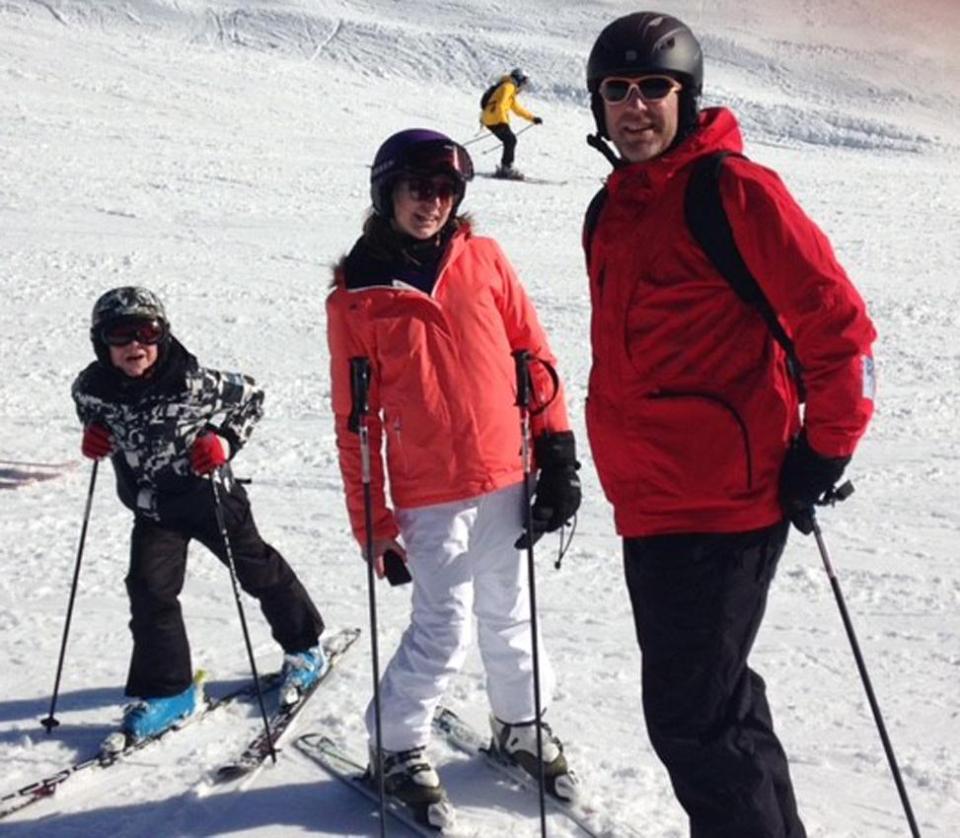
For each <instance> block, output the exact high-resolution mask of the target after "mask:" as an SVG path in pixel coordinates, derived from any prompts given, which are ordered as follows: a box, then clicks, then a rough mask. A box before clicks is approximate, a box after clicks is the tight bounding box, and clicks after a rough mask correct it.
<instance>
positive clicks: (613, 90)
mask: <svg viewBox="0 0 960 838" xmlns="http://www.w3.org/2000/svg"><path fill="white" fill-rule="evenodd" d="M681 87H682V85H681V84H680V82H678V81H677V80H676V79H674V78H671V77H670V76H640V77H638V78H632V79H628V78H620V77H616V76H612V77H609V78H605V79H604V80H603V81H602V82H600V87H599V92H600V96H601V98H602V99H603V101H604V102H606V103H607V104H608V105H620V104H622V103H623V102H626V101H627V99H629V98H630V91H631V90H636V91H637V96H639V97H640V101H642V102H659V101H660V100H661V99H666V98H667V96H669V95H670V94H671V93H673V92H674V91H675V90H679V89H680V88H681Z"/></svg>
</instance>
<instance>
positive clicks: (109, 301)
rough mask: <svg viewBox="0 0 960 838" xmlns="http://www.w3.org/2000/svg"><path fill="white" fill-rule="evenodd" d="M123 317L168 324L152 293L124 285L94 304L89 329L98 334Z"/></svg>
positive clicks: (156, 297) (135, 286)
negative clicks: (159, 321)
mask: <svg viewBox="0 0 960 838" xmlns="http://www.w3.org/2000/svg"><path fill="white" fill-rule="evenodd" d="M124 317H138V318H142V319H144V320H162V321H163V322H164V323H167V322H168V321H167V313H166V312H165V311H164V309H163V303H161V302H160V298H159V297H158V296H157V295H156V294H154V293H153V291H150V290H148V289H147V288H141V287H139V286H137V285H125V286H123V287H122V288H113V289H111V290H110V291H107V293H106V294H103V295H102V296H101V297H100V299H99V300H97V301H96V303H94V306H93V317H92V319H91V324H90V327H91V329H92V330H93V331H94V332H98V331H99V330H100V329H102V328H103V327H104V326H106V325H108V324H109V323H113V322H114V321H116V320H120V319H122V318H124Z"/></svg>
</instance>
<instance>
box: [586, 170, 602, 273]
mask: <svg viewBox="0 0 960 838" xmlns="http://www.w3.org/2000/svg"><path fill="white" fill-rule="evenodd" d="M606 202H607V187H606V186H602V187H601V188H600V190H599V191H598V192H597V194H596V195H594V196H593V198H591V199H590V203H589V205H588V206H587V211H586V212H585V213H584V216H583V252H584V255H585V256H586V258H587V270H589V269H590V245H591V244H592V243H593V234H594V233H595V232H596V229H597V223H598V222H599V221H600V213H601V212H602V211H603V205H604V204H606Z"/></svg>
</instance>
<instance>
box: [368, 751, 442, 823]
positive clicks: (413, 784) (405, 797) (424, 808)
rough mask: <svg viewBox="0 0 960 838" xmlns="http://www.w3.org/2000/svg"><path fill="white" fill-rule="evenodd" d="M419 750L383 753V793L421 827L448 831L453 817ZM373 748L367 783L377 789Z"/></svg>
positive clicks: (423, 752)
mask: <svg viewBox="0 0 960 838" xmlns="http://www.w3.org/2000/svg"><path fill="white" fill-rule="evenodd" d="M425 751H426V748H425V747H424V746H422V745H421V746H419V747H416V748H410V749H409V750H406V751H387V750H385V751H384V752H383V790H384V791H385V792H386V793H387V794H388V795H390V796H391V797H393V798H395V799H396V800H398V801H399V802H401V803H403V804H404V805H405V806H406V807H407V808H408V809H410V811H411V812H413V814H414V816H415V817H416V819H417V820H418V821H420V822H421V823H424V824H426V825H427V826H432V827H435V828H436V829H441V830H443V829H447V830H449V829H452V828H453V826H454V824H455V821H456V815H455V812H454V810H453V806H452V805H451V804H450V800H449V799H448V797H447V792H446V790H445V789H444V788H443V786H442V785H441V783H440V777H439V775H438V774H437V772H436V770H435V769H434V767H433V766H432V765H431V764H430V761H429V760H428V759H427V756H426V753H425ZM376 770H377V759H376V750H375V748H372V747H371V748H370V766H369V767H368V769H367V780H368V782H369V783H370V785H371V786H373V788H378V780H377V774H376Z"/></svg>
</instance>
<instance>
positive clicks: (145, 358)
mask: <svg viewBox="0 0 960 838" xmlns="http://www.w3.org/2000/svg"><path fill="white" fill-rule="evenodd" d="M109 349H110V363H111V364H113V365H114V366H115V367H116V368H117V369H118V370H120V371H121V372H122V373H123V374H124V375H127V376H129V377H130V378H140V377H141V376H143V374H144V373H146V371H147V370H148V369H150V368H151V367H152V366H153V365H154V364H155V363H156V362H157V354H158V351H157V344H155V343H138V342H137V341H133V342H132V343H128V344H125V345H124V346H111V347H109Z"/></svg>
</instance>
